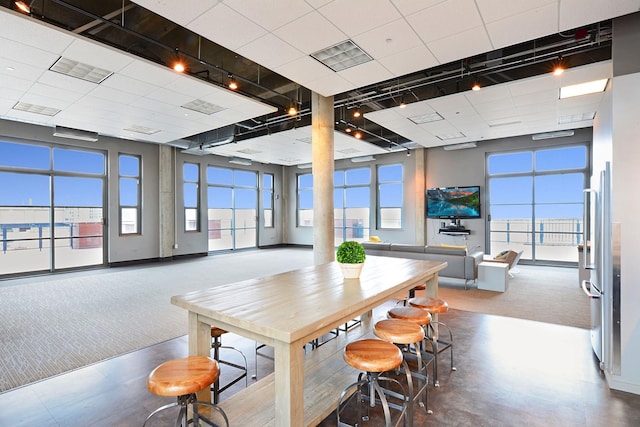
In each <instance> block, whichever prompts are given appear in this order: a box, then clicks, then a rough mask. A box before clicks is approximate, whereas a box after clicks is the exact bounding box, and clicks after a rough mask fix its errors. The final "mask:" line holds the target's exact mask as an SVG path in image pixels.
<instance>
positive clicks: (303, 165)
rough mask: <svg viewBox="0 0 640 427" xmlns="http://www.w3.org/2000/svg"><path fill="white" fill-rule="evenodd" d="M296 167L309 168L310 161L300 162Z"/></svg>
mask: <svg viewBox="0 0 640 427" xmlns="http://www.w3.org/2000/svg"><path fill="white" fill-rule="evenodd" d="M298 169H311V163H301V164H299V165H298Z"/></svg>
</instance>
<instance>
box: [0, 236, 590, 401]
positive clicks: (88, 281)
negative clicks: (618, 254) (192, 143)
mask: <svg viewBox="0 0 640 427" xmlns="http://www.w3.org/2000/svg"><path fill="white" fill-rule="evenodd" d="M312 264H313V253H312V251H311V250H308V249H291V248H287V249H270V250H256V251H247V252H239V253H233V254H222V255H213V256H209V257H204V258H198V259H192V260H184V261H176V262H171V263H158V264H151V265H145V266H137V267H119V268H112V269H104V270H93V271H88V272H77V273H67V274H60V275H52V276H41V277H34V278H28V279H15V280H8V281H4V282H0V319H2V321H1V322H0V393H1V392H3V391H7V390H10V389H13V388H16V387H20V386H22V385H26V384H29V383H32V382H35V381H38V380H41V379H44V378H48V377H51V376H55V375H58V374H60V373H63V372H67V371H70V370H73V369H77V368H79V367H82V366H86V365H89V364H92V363H95V362H98V361H101V360H104V359H107V358H110V357H114V356H117V355H120V354H123V353H127V352H130V351H134V350H138V349H140V348H144V347H147V346H149V345H152V344H156V343H159V342H162V341H165V340H168V339H171V338H175V337H178V336H181V335H184V334H186V333H187V313H186V311H185V310H183V309H181V308H178V307H175V306H173V305H171V303H170V297H171V296H172V295H177V294H182V293H185V292H190V291H193V290H198V289H204V288H209V287H213V286H217V285H221V284H225V283H231V282H236V281H240V280H245V279H250V278H255V277H260V276H265V275H271V274H275V273H279V272H283V271H288V270H291V269H294V268H300V267H305V266H309V265H312ZM529 269H531V271H530V272H529ZM521 270H522V271H521V273H520V274H519V275H518V276H517V278H516V279H512V280H511V287H510V289H509V290H508V292H506V293H504V294H499V293H494V292H489V291H478V290H476V289H472V290H468V291H464V290H462V289H461V282H457V283H456V281H452V280H449V279H445V278H442V279H441V295H442V296H443V297H445V298H447V300H448V301H449V303H450V305H451V306H452V307H453V308H458V309H461V310H468V311H479V312H486V313H492V314H501V315H505V316H513V317H520V318H527V319H533V320H541V321H546V322H550V323H560V324H570V325H573V323H570V321H569V320H568V317H567V316H566V314H567V312H576V313H579V314H582V315H583V316H582V317H584V318H585V319H586V321H587V322H588V305H587V308H586V311H585V312H584V313H582V311H583V308H582V305H584V304H588V302H585V300H587V298H584V297H582V298H571V299H569V298H568V297H567V296H566V295H568V294H567V293H566V292H565V290H564V287H566V286H569V285H570V288H571V289H567V291H569V290H570V291H573V290H575V291H576V293H578V291H579V289H578V287H577V270H573V271H576V273H575V274H576V279H575V280H573V278H571V273H570V272H571V271H572V270H571V269H549V270H545V273H542V269H539V268H538V267H536V268H533V267H522V268H521ZM564 273H569V274H568V275H565V274H564ZM520 282H522V283H523V284H524V285H523V286H520V285H518V283H520ZM574 285H575V286H574ZM456 288H457V289H456ZM556 288H563V290H561V291H559V290H558V289H556ZM573 288H575V289H573ZM571 293H573V292H571ZM551 300H559V301H562V302H563V304H564V305H565V308H566V309H565V310H561V309H556V308H551V307H552V305H551V303H550V301H551ZM583 303H584V304H583ZM574 306H575V307H574ZM569 307H572V308H569ZM545 312H546V313H545ZM542 314H546V315H547V316H546V318H545V317H544V316H541V315H542ZM563 322H567V323H563ZM585 327H586V326H585Z"/></svg>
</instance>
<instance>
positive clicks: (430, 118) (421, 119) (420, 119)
mask: <svg viewBox="0 0 640 427" xmlns="http://www.w3.org/2000/svg"><path fill="white" fill-rule="evenodd" d="M407 118H408V119H409V120H411V121H412V122H413V123H415V124H417V125H419V124H422V123H431V122H437V121H439V120H444V118H443V117H442V116H441V115H440V114H438V113H436V112H435V111H434V112H433V113H427V114H420V115H419V116H413V117H407Z"/></svg>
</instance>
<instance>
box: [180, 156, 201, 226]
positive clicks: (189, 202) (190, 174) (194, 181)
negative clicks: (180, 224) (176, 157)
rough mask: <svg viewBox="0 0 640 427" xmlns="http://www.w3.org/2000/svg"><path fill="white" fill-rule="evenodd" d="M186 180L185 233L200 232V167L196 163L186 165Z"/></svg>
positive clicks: (184, 170) (184, 169)
mask: <svg viewBox="0 0 640 427" xmlns="http://www.w3.org/2000/svg"><path fill="white" fill-rule="evenodd" d="M183 174H184V175H183V180H184V231H199V230H200V215H199V214H198V212H199V211H200V197H199V195H198V188H199V187H200V166H199V165H197V164H195V163H185V164H184V167H183Z"/></svg>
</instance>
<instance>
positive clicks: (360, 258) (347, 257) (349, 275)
mask: <svg viewBox="0 0 640 427" xmlns="http://www.w3.org/2000/svg"><path fill="white" fill-rule="evenodd" d="M366 256H367V254H366V253H365V252H364V247H362V245H361V244H360V243H359V242H356V241H354V240H347V241H344V242H342V243H341V244H340V246H338V251H337V252H336V261H338V264H340V268H341V269H342V275H343V276H344V278H345V279H357V278H358V277H360V272H361V271H362V266H363V265H364V259H365V258H366Z"/></svg>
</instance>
